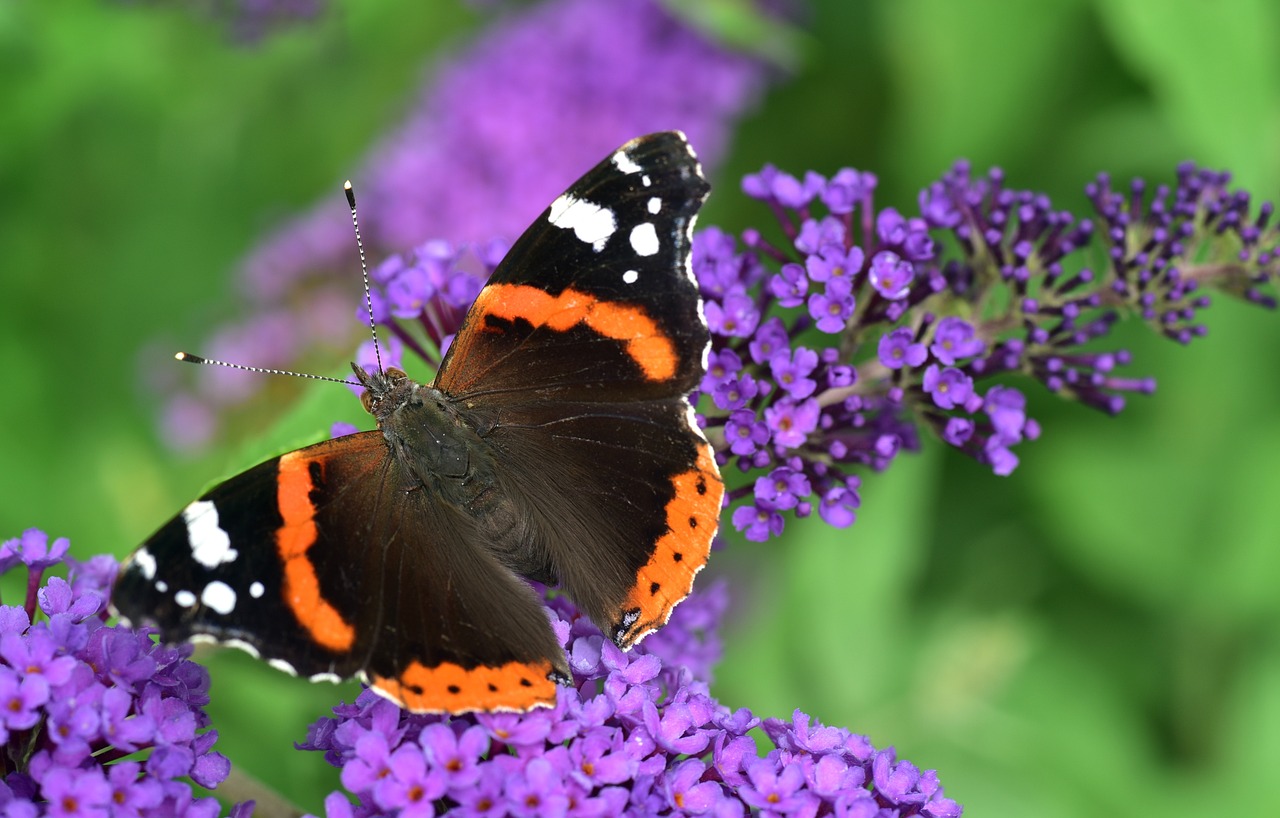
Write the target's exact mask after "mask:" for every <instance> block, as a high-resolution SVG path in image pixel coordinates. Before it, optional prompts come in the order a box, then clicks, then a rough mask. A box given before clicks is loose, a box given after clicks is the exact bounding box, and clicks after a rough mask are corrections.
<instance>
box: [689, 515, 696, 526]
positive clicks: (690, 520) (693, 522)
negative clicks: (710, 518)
mask: <svg viewBox="0 0 1280 818" xmlns="http://www.w3.org/2000/svg"><path fill="white" fill-rule="evenodd" d="M689 527H690V528H697V527H698V518H697V517H690V518H689Z"/></svg>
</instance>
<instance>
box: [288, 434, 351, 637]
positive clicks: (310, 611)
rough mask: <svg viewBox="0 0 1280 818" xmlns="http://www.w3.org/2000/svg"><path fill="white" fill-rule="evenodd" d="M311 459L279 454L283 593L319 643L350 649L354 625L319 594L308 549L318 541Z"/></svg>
mask: <svg viewBox="0 0 1280 818" xmlns="http://www.w3.org/2000/svg"><path fill="white" fill-rule="evenodd" d="M310 462H311V461H308V460H307V459H306V458H304V457H302V456H301V455H299V454H298V453H297V452H290V453H289V454H286V455H282V456H281V458H280V472H279V474H278V476H277V481H278V483H277V488H276V502H277V504H278V505H279V507H280V516H281V517H282V518H283V519H284V525H282V526H281V527H280V529H279V530H278V531H277V532H276V551H278V552H279V554H280V560H281V562H283V563H284V598H285V603H286V604H287V605H288V606H289V608H290V609H292V610H293V614H294V616H296V617H297V618H298V622H299V623H300V624H301V625H302V627H304V628H306V629H307V632H308V633H309V634H311V637H312V638H313V639H315V640H316V642H317V643H318V644H320V645H323V646H324V647H326V648H328V649H329V650H332V651H340V652H343V651H349V650H351V646H352V645H353V644H354V643H355V640H356V631H355V628H353V627H351V625H349V624H347V623H346V622H345V621H344V620H343V618H342V615H341V614H339V613H338V611H337V610H336V609H335V608H334V607H333V606H332V605H330V604H329V603H328V602H327V601H325V598H324V597H323V596H322V595H321V593H320V579H319V577H317V576H316V571H315V568H314V567H313V566H312V565H311V560H309V559H308V558H307V551H308V550H310V548H311V546H313V545H315V542H316V535H317V533H318V532H317V529H316V521H315V511H316V510H315V506H314V505H312V504H311V491H312V489H313V488H315V487H314V486H313V485H312V483H311V472H310V468H309V464H310Z"/></svg>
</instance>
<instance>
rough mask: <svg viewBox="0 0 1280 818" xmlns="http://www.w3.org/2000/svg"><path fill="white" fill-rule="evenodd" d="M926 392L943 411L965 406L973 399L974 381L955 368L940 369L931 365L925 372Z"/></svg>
mask: <svg viewBox="0 0 1280 818" xmlns="http://www.w3.org/2000/svg"><path fill="white" fill-rule="evenodd" d="M923 386H924V391H925V392H926V393H928V394H929V395H932V396H933V402H934V403H935V404H937V406H938V407H939V408H942V409H954V408H956V407H957V406H964V405H965V404H966V403H967V402H968V401H969V399H970V398H971V397H973V380H972V379H970V378H969V376H968V375H966V374H964V373H963V372H961V371H960V370H959V369H956V368H955V367H952V366H949V367H947V368H946V369H939V368H938V365H937V364H930V366H929V368H928V369H926V370H925V371H924V383H923Z"/></svg>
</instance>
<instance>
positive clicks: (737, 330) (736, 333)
mask: <svg viewBox="0 0 1280 818" xmlns="http://www.w3.org/2000/svg"><path fill="white" fill-rule="evenodd" d="M705 310H706V315H707V326H709V327H710V328H711V331H712V332H714V333H716V334H717V335H725V336H729V337H737V338H749V337H751V333H753V332H755V329H756V324H758V323H759V322H760V312H759V311H758V310H757V309H756V306H755V301H753V300H752V299H751V297H750V296H748V295H747V294H746V293H744V292H739V291H735V292H730V293H728V294H727V295H725V297H724V301H723V303H721V302H717V301H708V302H706V304H705Z"/></svg>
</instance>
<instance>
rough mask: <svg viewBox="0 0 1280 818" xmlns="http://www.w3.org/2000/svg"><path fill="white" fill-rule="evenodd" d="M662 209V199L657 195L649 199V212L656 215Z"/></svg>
mask: <svg viewBox="0 0 1280 818" xmlns="http://www.w3.org/2000/svg"><path fill="white" fill-rule="evenodd" d="M660 210H662V199H659V198H658V197H657V196H654V197H653V198H651V199H649V212H650V213H653V214H655V215H656V214H657V213H658V211H660Z"/></svg>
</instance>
